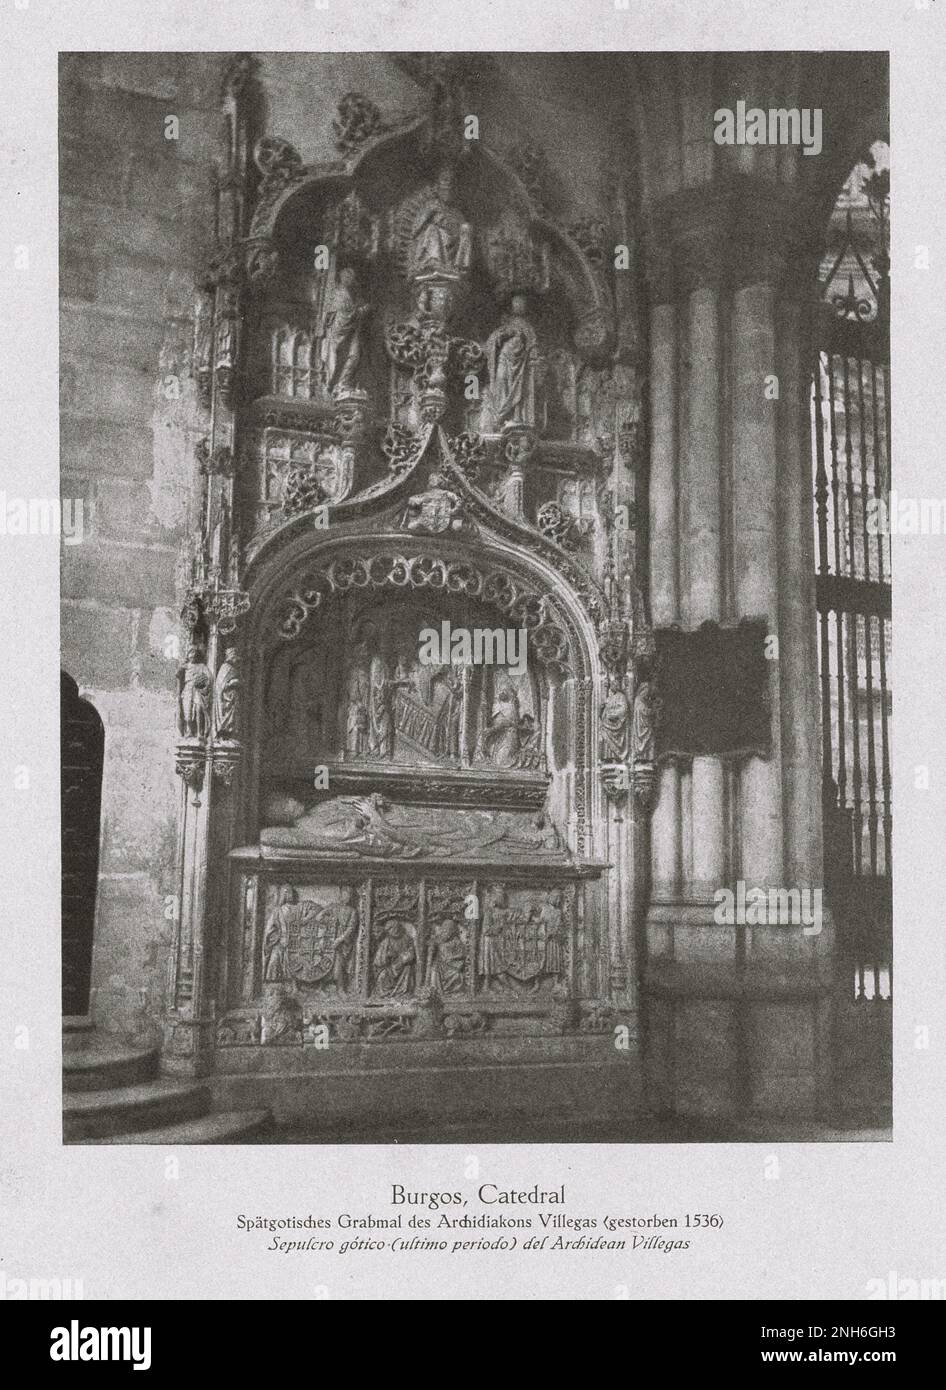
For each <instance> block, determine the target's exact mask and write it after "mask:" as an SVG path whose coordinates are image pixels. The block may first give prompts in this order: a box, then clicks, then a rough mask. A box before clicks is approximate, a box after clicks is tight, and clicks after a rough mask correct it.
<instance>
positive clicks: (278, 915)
mask: <svg viewBox="0 0 946 1390" xmlns="http://www.w3.org/2000/svg"><path fill="white" fill-rule="evenodd" d="M298 916H299V895H298V893H297V892H296V890H295V888H283V889H281V890H280V893H279V898H278V901H277V904H276V910H275V912H274V913H273V915H272V917H270V919H269V922H268V923H267V926H266V930H265V932H264V933H263V983H264V984H276V983H279V982H280V981H284V980H288V979H289V978H290V971H289V954H288V947H289V929H290V926H291V924H292V922H293V920H294V918H297V917H298Z"/></svg>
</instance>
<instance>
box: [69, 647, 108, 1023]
mask: <svg viewBox="0 0 946 1390" xmlns="http://www.w3.org/2000/svg"><path fill="white" fill-rule="evenodd" d="M59 698H60V720H61V724H60V758H61V806H62V1012H63V1017H64V1018H70V1017H72V1018H76V1017H78V1018H82V1017H85V1016H86V1015H87V1014H88V1012H89V992H90V988H91V984H92V932H93V926H94V922H95V893H96V887H97V884H98V872H99V827H100V824H101V816H102V762H103V757H104V752H105V729H104V727H103V725H102V721H101V719H100V718H99V715H98V713H97V712H96V710H95V709H94V708H93V706H92V705H90V704H89V702H88V701H87V700H82V699H80V698H79V688H78V686H77V685H76V683H75V681H74V680H73V679H72V677H71V676H69V675H67V674H66V673H65V671H63V672H61V673H60V678H59Z"/></svg>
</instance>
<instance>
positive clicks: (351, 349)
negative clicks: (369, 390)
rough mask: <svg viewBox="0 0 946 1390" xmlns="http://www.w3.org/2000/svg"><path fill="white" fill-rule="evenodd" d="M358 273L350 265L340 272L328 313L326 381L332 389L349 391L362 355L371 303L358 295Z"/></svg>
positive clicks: (325, 355)
mask: <svg viewBox="0 0 946 1390" xmlns="http://www.w3.org/2000/svg"><path fill="white" fill-rule="evenodd" d="M357 285H358V281H357V277H356V275H355V272H354V271H353V270H352V269H351V267H350V266H346V267H345V269H344V270H342V271H340V272H339V276H338V284H337V285H336V287H335V292H334V294H333V295H332V302H331V305H330V307H329V310H328V313H327V314H326V316H325V339H324V343H323V352H324V358H325V384H326V386H327V387H328V389H329V391H330V392H332V393H340V392H344V391H350V390H352V388H353V387H354V386H355V372H356V370H357V367H358V363H359V361H360V359H361V325H362V323H363V321H364V319H365V317H366V316H367V315H368V314H369V313H370V312H371V306H370V305H368V304H361V303H359V302H358V297H357Z"/></svg>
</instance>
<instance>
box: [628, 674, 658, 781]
mask: <svg viewBox="0 0 946 1390" xmlns="http://www.w3.org/2000/svg"><path fill="white" fill-rule="evenodd" d="M656 713H657V711H656V701H655V699H654V687H653V685H652V683H651V682H650V681H649V680H645V681H642V682H641V684H640V685H639V686H638V688H637V694H636V695H635V696H634V721H633V730H632V737H631V743H632V747H633V757H634V762H635V763H652V762H653V761H654V752H655V747H656V741H657V729H656V722H657V721H656Z"/></svg>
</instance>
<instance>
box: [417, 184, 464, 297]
mask: <svg viewBox="0 0 946 1390" xmlns="http://www.w3.org/2000/svg"><path fill="white" fill-rule="evenodd" d="M453 196H454V178H453V171H452V170H451V169H450V168H443V169H441V170H440V172H439V174H438V175H437V179H436V182H435V183H434V184H433V185H432V186H431V187H430V188H427V189H425V190H424V192H423V194H422V195H421V196H420V198H419V199H417V201H416V203H415V207H414V217H413V220H412V223H411V229H410V234H411V249H410V276H411V279H418V278H423V277H427V276H435V275H437V274H443V273H447V274H452V275H456V274H458V273H462V272H464V271H466V270H468V269H469V266H470V261H471V258H472V249H473V241H472V233H471V231H470V225H469V223H468V222H466V221H465V220H464V217H463V214H462V213H461V212H459V211H458V209H457V208H455V207H454V206H453V205H452V203H453Z"/></svg>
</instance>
